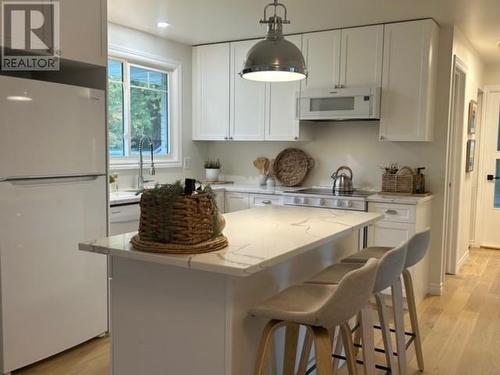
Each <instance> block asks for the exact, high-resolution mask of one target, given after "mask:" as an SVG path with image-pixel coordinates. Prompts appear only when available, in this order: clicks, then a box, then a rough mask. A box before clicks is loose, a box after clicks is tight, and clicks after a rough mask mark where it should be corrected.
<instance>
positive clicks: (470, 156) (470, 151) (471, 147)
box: [465, 139, 476, 173]
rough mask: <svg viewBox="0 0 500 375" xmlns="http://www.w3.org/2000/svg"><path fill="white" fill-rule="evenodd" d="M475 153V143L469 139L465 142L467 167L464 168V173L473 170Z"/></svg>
mask: <svg viewBox="0 0 500 375" xmlns="http://www.w3.org/2000/svg"><path fill="white" fill-rule="evenodd" d="M475 153H476V141H475V140H474V139H469V140H468V141H467V158H466V161H467V165H466V166H465V171H466V172H468V173H469V172H472V171H473V170H474V155H475Z"/></svg>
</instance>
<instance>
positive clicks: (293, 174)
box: [273, 148, 314, 186]
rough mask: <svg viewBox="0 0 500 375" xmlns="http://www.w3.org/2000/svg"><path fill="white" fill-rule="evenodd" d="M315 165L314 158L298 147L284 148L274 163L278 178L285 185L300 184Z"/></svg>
mask: <svg viewBox="0 0 500 375" xmlns="http://www.w3.org/2000/svg"><path fill="white" fill-rule="evenodd" d="M313 167H314V160H313V159H312V158H311V157H310V156H309V155H307V154H306V153H305V152H304V151H302V150H300V149H298V148H287V149H284V150H283V151H281V152H280V153H279V154H278V156H276V159H275V160H274V164H273V170H274V174H275V176H276V178H277V179H278V180H279V181H280V182H281V183H282V184H283V185H285V186H297V185H300V184H301V183H302V182H303V181H304V179H305V178H306V176H307V173H308V172H309V171H310V170H311V169H312V168H313Z"/></svg>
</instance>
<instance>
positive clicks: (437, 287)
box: [427, 283, 443, 296]
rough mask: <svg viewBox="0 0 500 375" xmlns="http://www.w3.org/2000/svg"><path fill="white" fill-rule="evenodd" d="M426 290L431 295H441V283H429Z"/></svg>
mask: <svg viewBox="0 0 500 375" xmlns="http://www.w3.org/2000/svg"><path fill="white" fill-rule="evenodd" d="M427 292H428V293H429V294H430V295H432V296H442V295H443V283H437V284H436V283H429V286H428V287H427Z"/></svg>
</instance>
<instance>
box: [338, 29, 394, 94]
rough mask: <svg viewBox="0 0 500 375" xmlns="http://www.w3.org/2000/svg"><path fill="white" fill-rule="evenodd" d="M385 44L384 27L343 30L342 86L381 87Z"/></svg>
mask: <svg viewBox="0 0 500 375" xmlns="http://www.w3.org/2000/svg"><path fill="white" fill-rule="evenodd" d="M383 43H384V25H376V26H366V27H355V28H352V29H344V30H342V50H341V54H340V56H341V61H342V62H341V64H340V84H341V85H342V86H346V87H356V86H358V87H359V86H376V87H380V86H381V85H382V52H383Z"/></svg>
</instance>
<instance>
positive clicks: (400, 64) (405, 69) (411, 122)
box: [380, 20, 438, 141]
mask: <svg viewBox="0 0 500 375" xmlns="http://www.w3.org/2000/svg"><path fill="white" fill-rule="evenodd" d="M437 47H438V27H437V25H436V24H435V23H434V21H432V20H423V21H412V22H401V23H393V24H389V25H385V32H384V64H383V65H384V67H383V75H382V101H381V116H380V139H381V140H389V141H431V140H432V133H433V132H432V130H433V120H434V101H435V89H436V75H437V52H438V51H437Z"/></svg>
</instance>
